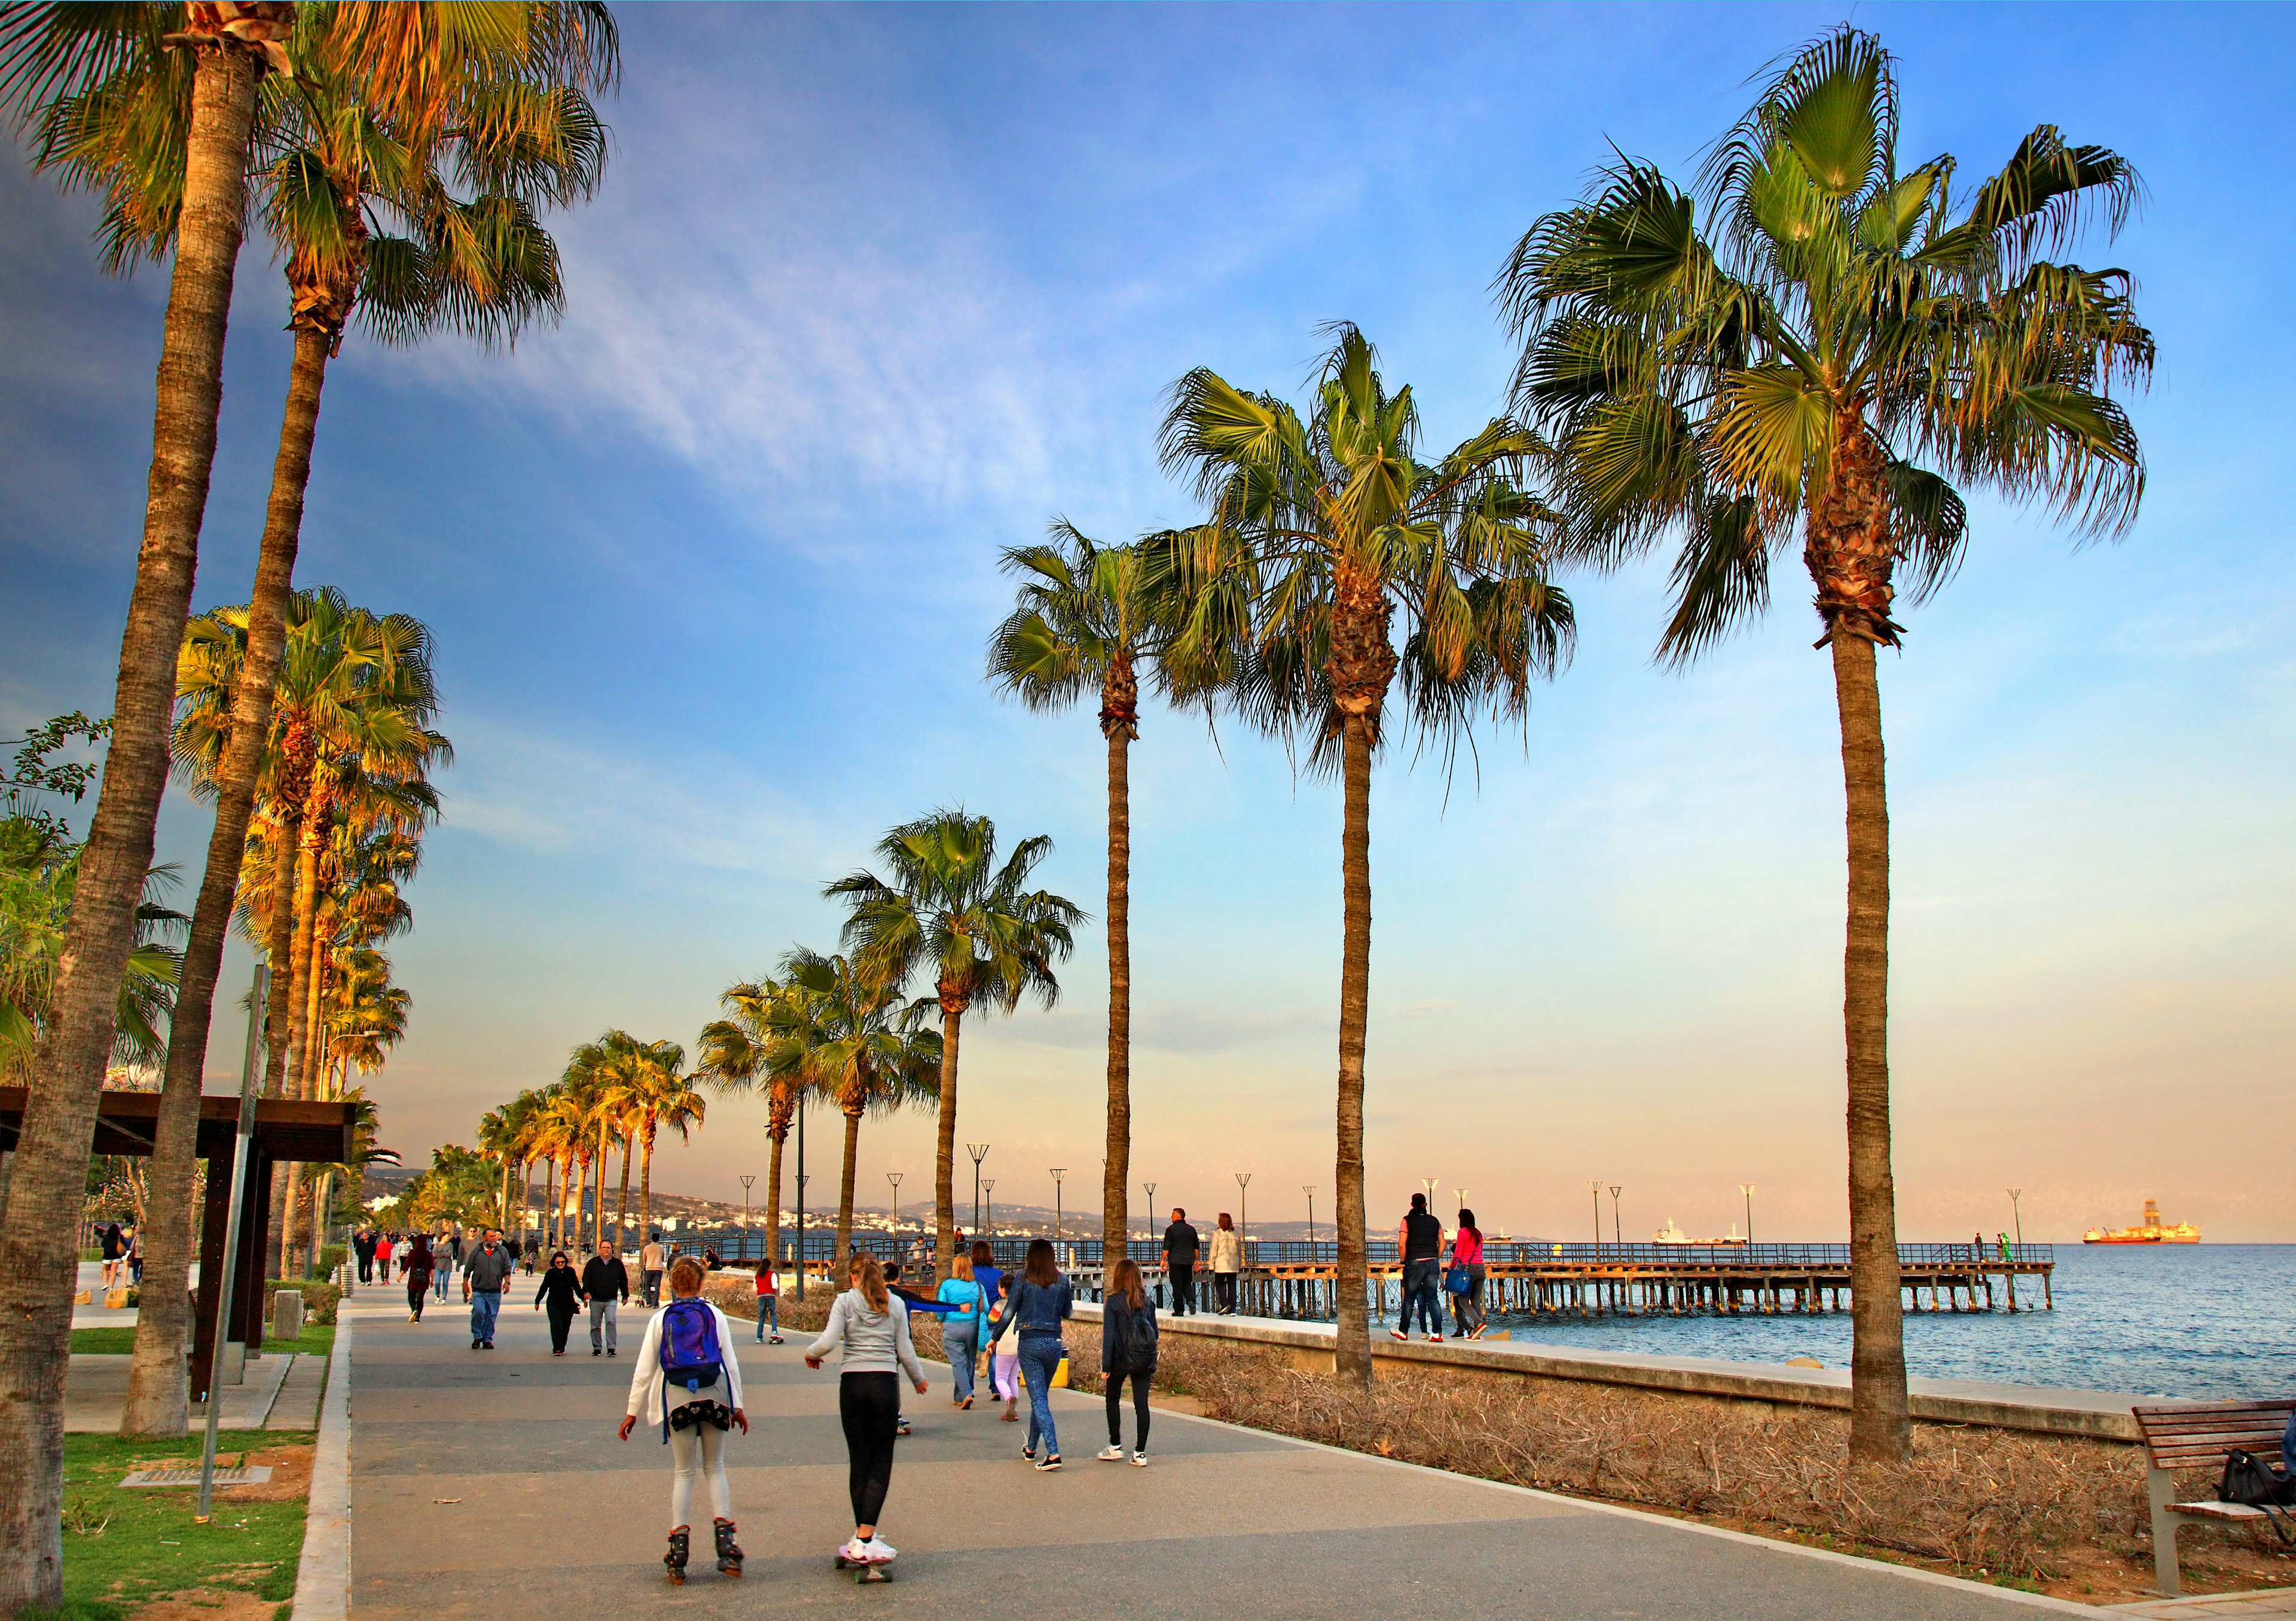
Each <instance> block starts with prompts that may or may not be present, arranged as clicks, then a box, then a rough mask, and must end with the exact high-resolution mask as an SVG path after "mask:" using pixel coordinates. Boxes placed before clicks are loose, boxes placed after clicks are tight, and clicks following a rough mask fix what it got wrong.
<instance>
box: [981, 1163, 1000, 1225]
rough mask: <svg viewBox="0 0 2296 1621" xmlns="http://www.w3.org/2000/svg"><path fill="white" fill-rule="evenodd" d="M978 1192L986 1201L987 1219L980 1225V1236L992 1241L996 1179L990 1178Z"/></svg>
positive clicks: (982, 1184)
mask: <svg viewBox="0 0 2296 1621" xmlns="http://www.w3.org/2000/svg"><path fill="white" fill-rule="evenodd" d="M980 1191H981V1193H982V1194H983V1195H984V1196H986V1198H987V1199H988V1220H987V1221H985V1222H983V1223H982V1224H981V1226H980V1236H981V1237H983V1238H985V1239H989V1240H994V1239H995V1238H996V1178H995V1177H994V1176H991V1177H990V1178H989V1179H988V1181H987V1182H984V1183H981V1184H980Z"/></svg>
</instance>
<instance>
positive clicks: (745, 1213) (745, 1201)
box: [614, 1174, 758, 1261]
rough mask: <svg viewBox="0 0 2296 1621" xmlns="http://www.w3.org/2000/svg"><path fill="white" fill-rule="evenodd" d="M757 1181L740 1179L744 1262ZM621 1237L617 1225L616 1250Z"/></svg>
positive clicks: (748, 1256)
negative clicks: (752, 1185)
mask: <svg viewBox="0 0 2296 1621" xmlns="http://www.w3.org/2000/svg"><path fill="white" fill-rule="evenodd" d="M757 1180H758V1179H757V1176H756V1175H754V1174H747V1175H743V1176H742V1259H743V1260H745V1261H746V1260H748V1259H749V1258H750V1186H751V1184H753V1183H755V1182H756V1181H757ZM621 1236H622V1234H621V1229H620V1227H619V1224H618V1225H617V1226H616V1227H615V1230H614V1238H615V1240H616V1248H619V1247H620V1246H619V1240H620V1239H621Z"/></svg>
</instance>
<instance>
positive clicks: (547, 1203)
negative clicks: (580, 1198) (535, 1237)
mask: <svg viewBox="0 0 2296 1621" xmlns="http://www.w3.org/2000/svg"><path fill="white" fill-rule="evenodd" d="M557 1196H558V1161H556V1160H555V1159H545V1160H544V1161H543V1162H542V1241H543V1242H544V1243H545V1244H550V1245H553V1246H554V1245H555V1243H556V1240H555V1239H553V1237H552V1236H551V1234H552V1232H553V1226H552V1224H553V1222H555V1221H556V1219H557V1216H556V1210H557V1207H556V1206H555V1205H554V1204H553V1203H552V1202H551V1201H552V1200H553V1199H555V1198H557Z"/></svg>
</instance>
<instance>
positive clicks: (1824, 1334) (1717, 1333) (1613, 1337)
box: [1491, 1243, 2296, 1398]
mask: <svg viewBox="0 0 2296 1621" xmlns="http://www.w3.org/2000/svg"><path fill="white" fill-rule="evenodd" d="M2056 1257H2057V1270H2056V1275H2055V1277H2054V1280H2053V1284H2052V1289H2053V1293H2054V1296H2055V1298H2056V1309H2055V1310H2054V1311H2041V1310H2031V1311H2019V1312H2016V1313H2010V1312H2007V1311H1991V1312H1943V1311H1940V1312H1926V1311H1924V1312H1908V1313H1907V1314H1906V1367H1907V1371H1909V1372H1912V1373H1915V1374H1917V1375H1925V1376H1928V1377H1930V1378H1933V1379H1990V1380H1994V1381H1997V1382H1998V1383H2001V1384H2010V1385H2047V1386H2055V1387H2058V1388H2080V1389H2088V1390H2125V1391H2129V1392H2132V1393H2135V1394H2137V1395H2144V1396H2170V1397H2176V1396H2183V1397H2197V1398H2208V1397H2215V1398H2226V1397H2234V1396H2296V1244H2207V1243H2202V1244H2174V1245H2170V1244H2145V1245H2134V1244H2131V1245H2097V1246H2089V1245H2083V1244H2060V1245H2058V1246H2057V1249H2056ZM1994 1298H1996V1299H1997V1300H1998V1299H2001V1298H2003V1296H2002V1290H2001V1285H2000V1282H1999V1281H1998V1280H1996V1281H1995V1283H1994ZM2040 1302H2041V1284H2040V1280H2039V1279H2038V1278H2030V1277H2028V1278H2020V1279H2019V1280H2018V1281H2017V1303H2018V1305H2019V1306H2028V1305H2030V1306H2037V1307H2038V1306H2039V1305H2040ZM1491 1322H1492V1324H1493V1326H1494V1327H1504V1328H1507V1329H1510V1330H1513V1338H1514V1339H1519V1340H1535V1341H1538V1342H1539V1343H1541V1344H1545V1345H1556V1346H1576V1347H1589V1348H1595V1347H1599V1348H1601V1349H1603V1350H1611V1351H1640V1352H1644V1353H1647V1354H1649V1355H1657V1356H1715V1357H1722V1358H1725V1359H1726V1360H1728V1361H1731V1362H1767V1363H1778V1362H1784V1361H1785V1360H1786V1359H1787V1358H1788V1357H1791V1356H1810V1357H1815V1358H1816V1359H1817V1360H1818V1361H1819V1362H1822V1363H1825V1365H1826V1366H1827V1367H1829V1368H1846V1367H1848V1366H1849V1313H1848V1312H1846V1311H1845V1312H1841V1313H1828V1314H1818V1315H1806V1314H1796V1313H1792V1312H1787V1313H1781V1314H1777V1315H1775V1316H1767V1317H1766V1316H1759V1315H1755V1314H1745V1315H1741V1316H1734V1317H1723V1316H1696V1317H1691V1316H1685V1317H1670V1316H1657V1315H1653V1316H1648V1317H1635V1316H1616V1317H1597V1318H1594V1319H1591V1320H1590V1319H1585V1318H1577V1317H1570V1316H1562V1315H1550V1314H1545V1313H1541V1314H1538V1315H1536V1316H1525V1315H1521V1314H1514V1313H1507V1314H1497V1313H1494V1314H1492V1318H1491Z"/></svg>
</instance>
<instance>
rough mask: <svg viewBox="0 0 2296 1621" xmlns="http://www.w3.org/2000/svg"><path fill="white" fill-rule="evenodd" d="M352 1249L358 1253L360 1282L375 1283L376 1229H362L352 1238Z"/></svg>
mask: <svg viewBox="0 0 2296 1621" xmlns="http://www.w3.org/2000/svg"><path fill="white" fill-rule="evenodd" d="M351 1248H353V1249H355V1250H357V1252H358V1281H360V1282H362V1283H372V1282H373V1281H374V1229H373V1228H372V1227H361V1228H360V1229H359V1230H358V1231H357V1232H356V1233H354V1234H353V1235H352V1236H351Z"/></svg>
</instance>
